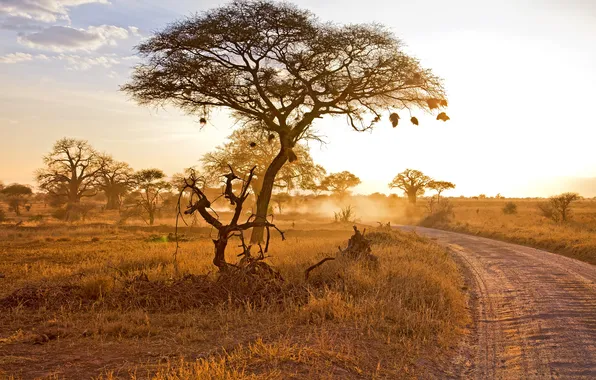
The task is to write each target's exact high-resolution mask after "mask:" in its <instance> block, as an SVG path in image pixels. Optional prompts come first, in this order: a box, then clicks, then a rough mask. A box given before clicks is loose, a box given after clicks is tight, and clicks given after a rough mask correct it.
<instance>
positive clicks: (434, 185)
mask: <svg viewBox="0 0 596 380" xmlns="http://www.w3.org/2000/svg"><path fill="white" fill-rule="evenodd" d="M426 187H427V188H429V189H431V190H434V191H436V192H437V201H440V200H441V193H442V192H443V191H445V190H451V189H455V184H454V183H452V182H447V181H431V182H430V183H429V184H428V185H427V186H426Z"/></svg>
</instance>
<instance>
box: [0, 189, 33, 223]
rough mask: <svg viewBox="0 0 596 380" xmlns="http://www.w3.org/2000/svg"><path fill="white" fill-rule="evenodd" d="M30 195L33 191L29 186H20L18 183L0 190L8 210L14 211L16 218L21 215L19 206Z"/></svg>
mask: <svg viewBox="0 0 596 380" xmlns="http://www.w3.org/2000/svg"><path fill="white" fill-rule="evenodd" d="M32 194H33V191H31V188H30V187H29V186H26V185H20V184H18V183H13V184H12V185H8V186H6V187H3V188H2V189H0V195H2V196H3V197H4V198H5V199H6V202H7V203H8V207H9V208H10V210H12V211H14V213H15V214H16V215H17V216H20V215H21V206H22V205H23V203H25V202H26V201H27V199H29V197H31V195H32Z"/></svg>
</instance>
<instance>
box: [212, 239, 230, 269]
mask: <svg viewBox="0 0 596 380" xmlns="http://www.w3.org/2000/svg"><path fill="white" fill-rule="evenodd" d="M213 244H215V257H214V258H213V265H215V266H216V267H218V268H219V270H220V271H225V270H226V267H227V263H226V246H227V245H228V239H227V238H226V237H224V236H219V238H218V239H217V240H213Z"/></svg>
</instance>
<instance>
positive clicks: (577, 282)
mask: <svg viewBox="0 0 596 380" xmlns="http://www.w3.org/2000/svg"><path fill="white" fill-rule="evenodd" d="M404 229H412V228H409V227H404ZM414 229H415V231H416V232H417V233H418V234H420V235H423V236H427V237H429V238H432V239H436V241H437V242H439V243H441V244H443V245H446V246H447V247H449V248H450V250H451V251H452V252H453V253H454V257H455V259H456V260H457V261H458V262H459V264H460V266H461V267H462V269H463V271H464V272H465V274H466V277H467V279H466V280H467V282H468V286H469V288H470V289H469V290H470V307H471V308H472V314H473V315H474V323H473V326H472V328H471V330H470V334H469V336H468V337H467V340H466V343H465V344H463V345H462V347H460V350H459V353H458V355H456V358H455V359H454V361H453V362H452V363H455V364H452V365H451V368H449V369H446V372H447V373H448V374H449V377H454V378H460V377H464V378H476V379H558V378H562V379H563V378H565V379H596V266H592V265H590V264H587V263H583V262H580V261H577V260H573V259H570V258H567V257H563V256H560V255H555V254H552V253H549V252H545V251H541V250H537V249H533V248H528V247H523V246H519V245H515V244H509V243H504V242H500V241H496V240H491V239H486V238H481V237H476V236H470V235H463V234H458V233H453V232H447V231H440V230H434V229H428V228H422V227H416V228H414ZM466 363H467V365H466ZM444 374H445V372H444Z"/></svg>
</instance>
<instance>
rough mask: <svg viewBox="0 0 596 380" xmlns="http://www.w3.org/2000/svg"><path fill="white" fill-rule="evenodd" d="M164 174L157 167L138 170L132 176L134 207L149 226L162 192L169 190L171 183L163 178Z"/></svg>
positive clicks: (153, 218)
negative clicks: (134, 189) (134, 193)
mask: <svg viewBox="0 0 596 380" xmlns="http://www.w3.org/2000/svg"><path fill="white" fill-rule="evenodd" d="M165 178H166V175H165V174H164V172H162V171H161V170H159V169H144V170H139V171H138V172H136V173H135V174H134V176H133V183H134V184H135V188H136V196H135V198H134V199H135V200H136V207H137V209H138V211H139V213H140V215H141V216H143V217H144V218H145V217H146V219H145V222H146V223H147V224H149V225H150V226H152V225H153V223H154V222H155V216H156V214H157V212H158V211H159V207H160V202H161V198H162V193H164V192H166V191H168V190H170V188H171V184H170V183H169V182H168V181H166V180H165Z"/></svg>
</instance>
